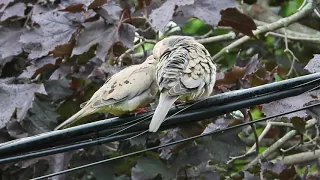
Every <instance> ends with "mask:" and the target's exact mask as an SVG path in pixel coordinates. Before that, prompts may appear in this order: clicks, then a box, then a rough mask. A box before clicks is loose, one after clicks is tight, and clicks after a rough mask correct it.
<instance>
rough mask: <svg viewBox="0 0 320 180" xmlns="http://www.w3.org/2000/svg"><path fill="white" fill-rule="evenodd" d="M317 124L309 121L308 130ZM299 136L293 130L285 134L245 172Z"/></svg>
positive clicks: (314, 120)
mask: <svg viewBox="0 0 320 180" xmlns="http://www.w3.org/2000/svg"><path fill="white" fill-rule="evenodd" d="M316 124H317V120H316V119H311V120H309V121H307V125H306V129H309V128H311V127H313V126H314V125H316ZM297 134H298V131H296V130H291V131H289V132H288V133H287V134H285V135H284V136H283V137H282V138H280V139H279V140H278V141H277V142H275V143H274V144H273V145H271V146H270V147H269V148H268V149H266V150H265V151H264V152H263V153H262V154H260V155H259V156H258V157H256V158H255V159H254V160H253V161H251V162H250V163H249V164H248V165H247V166H246V167H245V168H244V170H247V169H249V168H251V167H253V166H254V165H256V164H257V163H258V162H259V160H260V159H261V160H264V159H265V158H266V157H268V156H269V155H270V154H271V153H273V152H274V151H276V150H277V149H279V148H280V147H281V146H282V145H283V144H285V143H286V142H288V141H289V140H290V139H291V138H293V137H294V136H296V135H297Z"/></svg>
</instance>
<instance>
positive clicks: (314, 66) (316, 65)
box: [304, 54, 320, 73]
mask: <svg viewBox="0 0 320 180" xmlns="http://www.w3.org/2000/svg"><path fill="white" fill-rule="evenodd" d="M304 69H306V70H308V71H309V72H310V73H317V72H320V54H314V57H313V59H311V60H310V61H309V63H308V64H307V65H306V67H304Z"/></svg>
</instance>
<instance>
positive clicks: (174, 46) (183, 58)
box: [149, 36, 216, 132]
mask: <svg viewBox="0 0 320 180" xmlns="http://www.w3.org/2000/svg"><path fill="white" fill-rule="evenodd" d="M153 55H154V57H155V58H156V59H159V63H158V64H157V69H156V81H157V84H158V86H159V91H160V94H161V96H160V98H161V97H162V101H163V102H161V104H160V102H159V105H158V106H157V108H156V111H155V112H159V113H157V114H156V113H155V114H154V117H153V121H151V123H150V126H149V131H152V132H155V131H156V130H157V127H159V126H160V124H161V123H162V122H163V120H164V118H165V117H166V115H167V113H168V111H169V108H170V106H171V105H172V103H174V101H175V100H176V99H177V98H179V99H181V100H185V101H194V100H197V99H199V98H202V97H206V96H210V95H211V93H212V91H213V87H214V84H215V71H216V66H215V64H214V62H213V60H212V58H211V56H210V54H209V52H208V51H207V50H206V48H205V47H204V46H203V45H202V44H200V43H198V42H197V41H196V40H195V39H194V38H191V37H186V36H171V37H168V38H165V39H163V40H161V41H159V42H158V43H157V44H156V45H155V46H154V49H153ZM166 101H168V102H166ZM168 104H170V105H169V107H166V106H165V105H168ZM160 117H161V118H162V119H161V118H160ZM154 119H156V120H154ZM159 123H160V124H159Z"/></svg>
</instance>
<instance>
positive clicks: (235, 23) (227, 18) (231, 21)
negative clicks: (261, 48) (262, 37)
mask: <svg viewBox="0 0 320 180" xmlns="http://www.w3.org/2000/svg"><path fill="white" fill-rule="evenodd" d="M218 26H229V27H232V29H234V30H236V31H237V32H241V33H242V34H245V35H247V36H250V37H253V38H257V37H256V36H255V35H254V34H253V32H252V31H253V30H256V29H257V25H256V24H255V23H254V21H253V20H252V19H251V18H250V17H249V16H247V15H245V14H243V13H241V12H239V11H238V10H237V9H236V8H227V9H224V10H221V20H220V21H219V23H218Z"/></svg>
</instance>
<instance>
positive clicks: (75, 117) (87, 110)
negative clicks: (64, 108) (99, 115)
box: [54, 106, 95, 130]
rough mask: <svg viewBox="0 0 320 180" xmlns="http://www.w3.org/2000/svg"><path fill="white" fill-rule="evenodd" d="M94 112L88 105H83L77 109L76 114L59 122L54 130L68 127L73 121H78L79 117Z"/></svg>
mask: <svg viewBox="0 0 320 180" xmlns="http://www.w3.org/2000/svg"><path fill="white" fill-rule="evenodd" d="M94 112H95V109H93V108H90V107H88V106H87V107H83V108H82V109H81V110H80V111H78V112H77V113H76V114H74V115H73V116H71V117H70V118H69V119H67V120H65V121H64V122H63V123H61V124H60V125H59V126H57V127H56V128H55V129H54V130H59V129H65V128H68V127H70V126H71V125H72V124H74V123H75V122H77V121H79V120H80V119H81V118H83V117H85V116H88V115H90V114H93V113H94Z"/></svg>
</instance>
